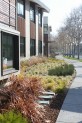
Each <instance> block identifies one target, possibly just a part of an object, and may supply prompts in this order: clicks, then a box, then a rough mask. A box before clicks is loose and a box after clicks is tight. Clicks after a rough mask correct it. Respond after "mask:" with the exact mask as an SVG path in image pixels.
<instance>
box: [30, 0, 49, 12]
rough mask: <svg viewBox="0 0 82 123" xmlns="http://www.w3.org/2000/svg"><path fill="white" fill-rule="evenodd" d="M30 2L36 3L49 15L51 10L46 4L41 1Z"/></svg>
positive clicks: (33, 0)
mask: <svg viewBox="0 0 82 123" xmlns="http://www.w3.org/2000/svg"><path fill="white" fill-rule="evenodd" d="M29 1H31V2H34V3H36V4H37V5H38V7H40V8H42V9H43V11H44V12H48V13H49V11H50V9H49V8H48V7H47V6H46V5H45V4H43V3H42V2H41V1H40V0H29Z"/></svg>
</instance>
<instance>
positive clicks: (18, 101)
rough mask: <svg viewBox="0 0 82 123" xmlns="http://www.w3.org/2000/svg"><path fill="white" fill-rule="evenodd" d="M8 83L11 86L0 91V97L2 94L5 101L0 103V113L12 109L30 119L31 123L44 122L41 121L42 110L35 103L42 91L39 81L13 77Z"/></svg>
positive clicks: (34, 78)
mask: <svg viewBox="0 0 82 123" xmlns="http://www.w3.org/2000/svg"><path fill="white" fill-rule="evenodd" d="M10 81H11V82H12V84H11V85H9V86H7V87H4V88H3V89H1V90H0V95H1V94H2V97H3V98H4V97H5V100H6V101H5V103H4V104H3V102H2V103H1V107H2V108H1V109H0V111H1V112H2V111H5V110H11V109H14V110H17V111H20V113H22V114H23V116H25V117H28V118H29V119H31V121H32V123H41V122H42V120H44V119H42V117H43V112H44V110H43V108H42V107H41V106H39V104H38V103H37V98H38V96H39V94H40V93H41V91H42V90H43V89H42V86H41V82H40V79H38V78H36V77H32V78H26V77H23V76H18V77H16V76H13V77H11V78H10ZM3 98H2V100H3ZM3 105H4V106H3ZM43 122H44V123H45V121H43Z"/></svg>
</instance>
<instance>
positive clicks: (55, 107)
mask: <svg viewBox="0 0 82 123" xmlns="http://www.w3.org/2000/svg"><path fill="white" fill-rule="evenodd" d="M65 97H66V93H62V94H58V95H56V96H55V97H54V98H53V99H52V101H51V103H50V105H49V106H44V108H45V115H44V119H45V120H46V123H55V122H56V120H57V117H58V114H59V112H60V109H61V107H62V104H63V101H64V99H65Z"/></svg>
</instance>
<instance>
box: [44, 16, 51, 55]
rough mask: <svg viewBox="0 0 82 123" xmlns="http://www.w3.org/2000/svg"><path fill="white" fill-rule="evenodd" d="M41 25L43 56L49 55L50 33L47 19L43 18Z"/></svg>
mask: <svg viewBox="0 0 82 123" xmlns="http://www.w3.org/2000/svg"><path fill="white" fill-rule="evenodd" d="M43 20H44V21H43V25H44V56H47V57H48V55H49V41H50V32H51V30H52V29H51V26H49V25H48V17H47V16H44V19H43Z"/></svg>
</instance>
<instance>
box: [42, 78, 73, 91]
mask: <svg viewBox="0 0 82 123" xmlns="http://www.w3.org/2000/svg"><path fill="white" fill-rule="evenodd" d="M71 78H72V77H71V76H66V77H63V76H61V77H57V76H42V77H41V80H42V85H43V88H44V89H45V90H51V91H53V92H55V93H60V92H63V91H64V89H65V87H66V85H67V84H68V83H69V82H70V80H71Z"/></svg>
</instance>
